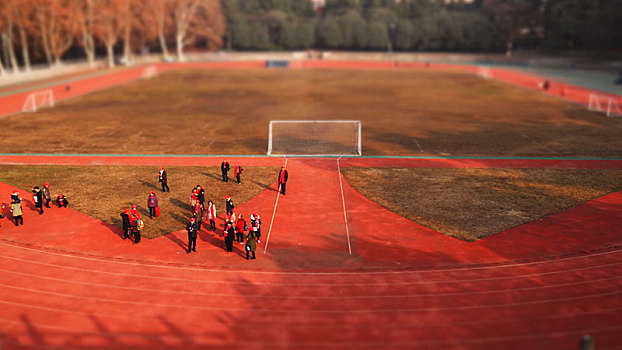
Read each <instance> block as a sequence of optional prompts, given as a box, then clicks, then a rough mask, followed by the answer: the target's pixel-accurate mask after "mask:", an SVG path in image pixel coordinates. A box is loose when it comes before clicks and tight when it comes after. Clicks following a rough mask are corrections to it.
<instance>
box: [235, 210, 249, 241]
mask: <svg viewBox="0 0 622 350" xmlns="http://www.w3.org/2000/svg"><path fill="white" fill-rule="evenodd" d="M246 230H248V227H247V226H246V220H244V218H243V217H242V214H240V215H238V220H237V222H236V224H235V231H236V232H235V240H236V242H238V244H242V243H244V236H246Z"/></svg>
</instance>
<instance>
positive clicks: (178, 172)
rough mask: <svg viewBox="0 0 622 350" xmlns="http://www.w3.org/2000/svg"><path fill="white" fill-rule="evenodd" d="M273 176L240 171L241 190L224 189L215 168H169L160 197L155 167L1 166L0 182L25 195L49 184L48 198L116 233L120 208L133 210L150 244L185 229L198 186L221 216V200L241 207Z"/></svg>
mask: <svg viewBox="0 0 622 350" xmlns="http://www.w3.org/2000/svg"><path fill="white" fill-rule="evenodd" d="M278 171H279V168H272V167H245V168H244V174H243V176H242V184H241V185H238V184H236V183H235V182H232V181H229V182H228V183H223V182H222V181H221V180H220V167H169V168H167V172H168V178H169V187H170V188H171V192H170V193H162V192H161V188H160V187H159V183H158V181H157V180H158V177H157V173H158V168H157V167H143V166H136V167H132V166H55V165H54V166H52V165H50V166H15V165H0V180H2V181H5V182H8V183H11V184H13V185H15V186H17V187H19V188H22V189H24V190H25V191H29V190H30V189H32V187H34V186H40V187H41V186H42V185H43V183H45V182H46V181H47V182H50V189H51V192H52V195H53V196H56V195H57V194H58V193H61V192H62V193H64V194H66V195H67V198H68V199H69V206H70V207H71V208H73V209H74V210H77V211H80V212H82V213H84V214H86V215H88V216H91V217H94V218H97V219H99V220H101V221H103V222H106V223H110V224H113V225H116V226H118V227H121V226H122V224H121V217H120V216H119V214H120V213H121V211H122V210H123V208H128V207H130V206H131V204H137V205H138V208H139V210H140V212H141V218H146V219H144V220H145V231H144V233H143V235H144V236H145V237H147V238H154V237H158V236H161V235H163V234H166V233H169V232H174V231H177V230H181V229H183V228H184V227H185V224H186V223H187V221H188V219H189V218H190V213H191V212H190V202H189V194H190V191H191V190H192V188H193V187H194V186H196V185H197V184H200V185H201V186H202V187H203V188H204V189H205V200H206V201H207V200H209V199H211V200H212V201H214V203H215V204H216V208H217V209H218V211H219V214H220V213H222V212H223V211H224V196H225V195H226V194H229V195H231V197H232V198H233V201H234V203H235V204H236V205H239V204H242V203H244V202H246V201H248V200H250V199H251V198H253V197H255V196H257V195H258V194H259V193H261V192H262V191H264V190H265V189H266V188H267V187H268V186H270V185H271V184H273V183H274V181H275V179H276V174H278ZM152 190H153V191H156V195H157V196H158V200H159V204H160V208H161V213H162V215H161V216H160V217H158V218H156V219H153V220H152V219H149V212H148V209H147V196H148V195H149V192H150V191H152ZM22 196H24V197H25V194H22ZM6 200H8V198H5V199H2V201H6ZM243 214H245V213H243Z"/></svg>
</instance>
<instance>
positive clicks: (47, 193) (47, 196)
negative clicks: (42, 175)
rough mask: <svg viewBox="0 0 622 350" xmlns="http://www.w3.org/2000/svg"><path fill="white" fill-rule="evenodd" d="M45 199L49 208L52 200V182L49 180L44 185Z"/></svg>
mask: <svg viewBox="0 0 622 350" xmlns="http://www.w3.org/2000/svg"><path fill="white" fill-rule="evenodd" d="M43 199H45V206H46V207H47V208H49V207H50V201H51V200H52V195H51V194H50V183H49V182H46V183H45V184H44V185H43Z"/></svg>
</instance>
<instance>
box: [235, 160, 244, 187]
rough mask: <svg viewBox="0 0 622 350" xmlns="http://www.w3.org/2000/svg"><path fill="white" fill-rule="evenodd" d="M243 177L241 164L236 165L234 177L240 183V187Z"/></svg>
mask: <svg viewBox="0 0 622 350" xmlns="http://www.w3.org/2000/svg"><path fill="white" fill-rule="evenodd" d="M241 175H242V167H241V166H240V164H238V163H235V166H234V167H233V176H235V181H236V182H237V183H238V185H239V184H241V183H242V182H241V181H240V177H241Z"/></svg>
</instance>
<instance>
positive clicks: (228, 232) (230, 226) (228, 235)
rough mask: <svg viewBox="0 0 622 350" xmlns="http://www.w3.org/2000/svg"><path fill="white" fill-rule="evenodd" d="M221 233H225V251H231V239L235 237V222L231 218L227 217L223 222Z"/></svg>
mask: <svg viewBox="0 0 622 350" xmlns="http://www.w3.org/2000/svg"><path fill="white" fill-rule="evenodd" d="M223 235H225V249H226V250H227V253H231V252H233V240H234V239H235V224H234V222H233V219H228V220H227V221H226V222H225V231H224V232H223Z"/></svg>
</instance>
